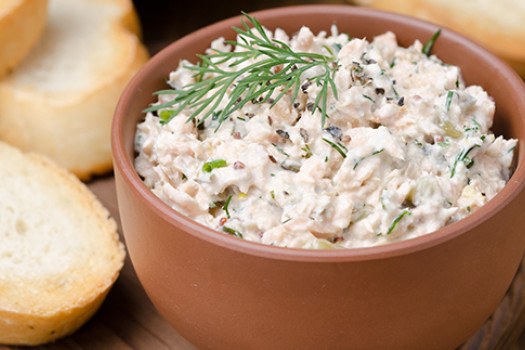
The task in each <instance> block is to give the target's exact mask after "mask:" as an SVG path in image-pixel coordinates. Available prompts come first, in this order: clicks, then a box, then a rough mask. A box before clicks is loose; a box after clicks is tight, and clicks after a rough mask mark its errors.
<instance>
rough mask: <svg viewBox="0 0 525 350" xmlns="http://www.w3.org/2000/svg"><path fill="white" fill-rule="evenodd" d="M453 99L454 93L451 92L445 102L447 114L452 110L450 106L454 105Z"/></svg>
mask: <svg viewBox="0 0 525 350" xmlns="http://www.w3.org/2000/svg"><path fill="white" fill-rule="evenodd" d="M452 98H454V91H452V90H449V92H448V93H447V100H446V101H445V108H446V109H447V112H448V111H449V110H450V104H451V103H452Z"/></svg>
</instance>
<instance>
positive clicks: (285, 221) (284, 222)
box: [281, 218, 292, 225]
mask: <svg viewBox="0 0 525 350" xmlns="http://www.w3.org/2000/svg"><path fill="white" fill-rule="evenodd" d="M290 220H292V218H288V219H286V220H284V221H283V222H281V224H283V225H284V224H286V223H287V222H288V221H290Z"/></svg>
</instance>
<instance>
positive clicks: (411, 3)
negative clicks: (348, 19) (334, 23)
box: [350, 0, 525, 77]
mask: <svg viewBox="0 0 525 350" xmlns="http://www.w3.org/2000/svg"><path fill="white" fill-rule="evenodd" d="M350 2H351V3H354V4H357V5H364V6H368V7H373V8H377V9H382V10H387V11H392V12H398V13H403V14H406V15H410V16H414V17H419V18H422V19H425V20H427V21H430V22H434V23H437V24H440V25H442V26H444V27H447V28H450V29H452V30H455V31H457V32H459V33H462V34H464V35H465V36H467V37H470V38H471V39H473V40H475V41H477V42H478V43H480V44H482V45H484V46H485V47H486V48H488V49H489V50H491V51H492V52H494V53H495V54H497V55H499V56H500V57H501V58H503V59H504V60H506V61H507V62H508V63H509V64H510V65H511V66H513V67H514V68H515V69H516V70H517V71H518V73H520V74H521V76H522V77H525V1H523V0H498V1H492V0H477V1H457V0H399V1H389V0H350Z"/></svg>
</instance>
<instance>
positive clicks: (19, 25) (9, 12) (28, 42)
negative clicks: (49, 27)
mask: <svg viewBox="0 0 525 350" xmlns="http://www.w3.org/2000/svg"><path fill="white" fill-rule="evenodd" d="M46 19H47V0H2V1H0V43H1V45H2V49H1V50H0V78H2V77H3V76H4V75H5V74H6V73H8V72H9V71H10V70H12V69H13V68H14V67H15V66H16V65H17V64H18V63H19V62H20V61H21V60H22V59H23V58H24V56H25V55H26V54H27V53H28V52H29V50H30V49H31V48H32V47H33V46H34V45H35V43H36V42H37V40H38V38H40V36H41V35H42V32H43V31H44V26H45V24H46Z"/></svg>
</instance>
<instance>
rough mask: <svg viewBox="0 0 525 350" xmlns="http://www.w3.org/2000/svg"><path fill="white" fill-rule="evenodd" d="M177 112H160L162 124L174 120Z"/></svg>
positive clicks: (165, 110) (168, 110)
mask: <svg viewBox="0 0 525 350" xmlns="http://www.w3.org/2000/svg"><path fill="white" fill-rule="evenodd" d="M174 114H175V111H174V110H173V109H163V110H162V111H160V112H159V118H160V123H161V124H165V123H167V122H168V121H170V120H171V119H172V118H173V115H174Z"/></svg>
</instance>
